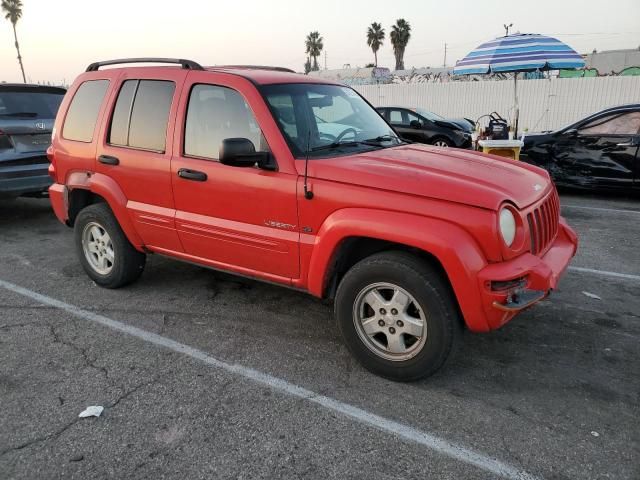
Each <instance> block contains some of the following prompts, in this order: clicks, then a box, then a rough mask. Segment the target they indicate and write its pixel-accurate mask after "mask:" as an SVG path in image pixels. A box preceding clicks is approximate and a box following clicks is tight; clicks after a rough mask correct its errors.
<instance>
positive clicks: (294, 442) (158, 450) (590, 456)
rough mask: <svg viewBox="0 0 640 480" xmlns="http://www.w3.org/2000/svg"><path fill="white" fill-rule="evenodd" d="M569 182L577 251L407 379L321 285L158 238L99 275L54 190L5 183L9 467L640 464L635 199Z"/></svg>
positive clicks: (228, 470) (549, 471) (564, 473)
mask: <svg viewBox="0 0 640 480" xmlns="http://www.w3.org/2000/svg"><path fill="white" fill-rule="evenodd" d="M562 201H563V203H564V205H565V207H564V208H563V214H564V215H565V217H566V218H567V219H568V221H569V222H570V224H571V225H572V226H574V227H575V228H576V229H577V231H578V233H579V235H580V241H581V245H580V251H579V254H578V256H577V257H576V259H575V260H574V262H573V267H577V269H572V270H570V271H568V272H567V274H566V276H565V277H564V279H563V281H562V282H561V286H560V288H559V290H557V291H556V292H555V293H554V294H553V295H552V296H551V297H550V298H549V299H548V300H545V301H544V302H542V303H541V304H540V305H538V306H537V307H536V308H534V309H532V310H529V311H527V312H525V313H524V314H522V315H521V316H520V317H518V318H517V319H516V320H514V321H513V322H511V323H510V324H508V325H507V326H506V327H505V328H503V329H502V330H500V331H497V332H494V333H492V334H487V335H473V334H466V335H465V338H464V345H463V349H462V351H461V354H459V355H458V356H457V357H456V358H455V359H454V361H452V362H451V363H450V364H449V366H448V368H446V369H445V370H443V371H441V372H439V373H438V374H437V375H436V376H434V377H432V378H430V379H427V380H424V381H421V382H417V383H411V384H399V383H393V382H390V381H387V380H384V379H381V378H378V377H375V376H373V375H371V374H369V373H368V372H366V371H365V370H363V369H362V368H361V367H360V366H359V365H358V364H356V363H355V362H354V360H353V359H352V357H351V356H350V354H349V353H348V352H347V350H346V348H345V347H344V346H343V345H342V343H341V340H340V338H339V336H338V332H337V329H336V328H335V326H334V324H333V320H332V311H331V308H330V307H328V306H326V305H324V304H323V303H321V302H319V301H317V300H315V299H313V298H311V297H309V296H306V295H304V294H301V293H297V292H292V291H289V290H286V289H283V288H280V287H276V286H271V285H266V284H261V283H258V282H253V281H250V280H245V279H240V278H236V277H233V276H230V275H226V274H221V273H217V272H213V271H210V270H206V269H204V268H199V267H196V266H192V265H187V264H183V263H178V262H175V261H172V260H168V259H165V258H161V257H154V256H151V257H149V259H148V263H147V268H146V270H145V272H144V274H143V276H142V278H141V279H140V281H138V282H137V283H135V284H134V285H131V286H129V287H127V288H125V289H121V290H115V291H111V290H105V289H101V288H99V287H97V286H95V285H94V284H93V283H92V282H91V281H90V280H89V278H88V277H87V276H86V275H85V274H84V272H83V271H82V269H81V267H80V264H79V262H78V261H77V259H76V256H75V252H74V249H73V242H72V232H71V230H70V229H68V228H66V227H64V226H63V225H61V224H59V223H58V222H57V220H56V219H55V218H54V216H53V213H52V212H51V210H50V206H49V203H48V201H47V200H35V199H20V200H16V201H12V202H8V203H7V202H4V201H3V202H0V478H3V479H5V478H6V479H13V478H16V479H40V478H47V479H48V478H78V479H89V478H91V479H93V478H107V477H109V478H154V479H155V478H168V479H170V478H180V479H185V478H188V479H198V478H207V479H210V478H229V479H231V478H234V479H236V478H238V479H240V478H243V479H245V478H246V479H249V478H287V479H290V478H318V479H325V478H336V479H345V478H353V479H361V478H367V479H391V478H420V479H424V478H432V479H488V478H501V477H504V478H546V479H638V478H640V348H638V341H639V340H640V296H639V295H638V294H637V292H638V288H639V287H640V249H639V248H638V239H640V201H638V200H633V199H624V198H605V197H592V196H580V195H573V194H572V195H562ZM603 272H605V273H603ZM606 272H610V273H606ZM584 292H586V293H587V294H585V293H584ZM588 294H589V295H588ZM594 296H597V297H598V298H595V297H594ZM132 327H135V328H132ZM89 405H102V406H104V407H105V410H104V412H103V414H102V416H101V417H99V418H88V419H79V418H78V414H79V413H80V412H81V411H82V410H84V409H85V408H86V407H87V406H89Z"/></svg>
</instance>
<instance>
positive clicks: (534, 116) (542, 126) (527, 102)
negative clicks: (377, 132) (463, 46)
mask: <svg viewBox="0 0 640 480" xmlns="http://www.w3.org/2000/svg"><path fill="white" fill-rule="evenodd" d="M513 86H514V85H513V81H507V80H503V81H484V82H449V83H421V84H407V85H402V84H400V85H397V84H392V85H360V86H356V87H354V88H356V89H357V90H358V91H359V92H360V93H361V94H362V95H364V96H365V98H367V100H369V101H370V102H371V103H372V104H373V105H375V106H390V105H394V106H404V107H413V108H415V107H422V108H426V109H427V110H431V111H433V112H436V113H438V114H440V115H442V116H444V117H452V118H456V117H457V118H461V117H466V118H470V119H474V120H475V119H477V118H478V117H480V116H481V115H485V114H487V113H491V112H493V111H497V112H498V113H499V114H500V115H502V116H503V117H505V118H507V119H509V120H511V118H512V116H513V113H514V97H513V94H514V92H513ZM518 98H519V103H520V122H519V130H520V131H525V129H527V130H529V131H532V132H533V131H540V130H555V129H558V128H561V127H563V126H564V125H567V124H569V123H572V122H574V121H575V120H579V119H580V118H582V117H584V116H586V115H588V114H590V113H593V112H597V111H598V110H601V109H603V108H606V107H611V106H614V105H620V104H623V103H631V102H640V76H639V77H593V78H552V79H545V80H519V81H518Z"/></svg>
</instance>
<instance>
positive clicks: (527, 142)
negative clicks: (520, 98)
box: [520, 104, 640, 192]
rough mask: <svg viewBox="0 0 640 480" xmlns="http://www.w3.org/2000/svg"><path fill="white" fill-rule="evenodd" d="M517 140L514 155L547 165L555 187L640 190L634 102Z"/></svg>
mask: <svg viewBox="0 0 640 480" xmlns="http://www.w3.org/2000/svg"><path fill="white" fill-rule="evenodd" d="M523 141H524V147H523V148H522V151H521V153H520V159H521V160H524V161H526V162H528V163H532V164H534V165H538V166H540V167H543V168H545V169H546V170H548V171H549V174H550V175H551V177H552V178H553V180H554V181H555V182H556V184H557V185H558V186H564V187H574V188H581V189H594V190H619V191H625V192H631V191H640V156H639V154H638V146H639V145H640V104H632V105H622V106H619V107H612V108H607V109H606V110H602V111H601V112H598V113H594V114H593V115H589V116H588V117H586V118H584V119H582V120H580V121H578V122H576V123H573V124H571V125H569V126H567V127H565V128H563V129H561V130H558V131H556V132H548V133H541V134H525V135H524V137H523Z"/></svg>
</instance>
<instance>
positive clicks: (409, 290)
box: [335, 252, 462, 381]
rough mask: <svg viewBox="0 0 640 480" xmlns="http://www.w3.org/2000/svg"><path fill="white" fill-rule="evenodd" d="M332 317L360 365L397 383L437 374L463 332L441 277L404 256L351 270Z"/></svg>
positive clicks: (391, 255)
mask: <svg viewBox="0 0 640 480" xmlns="http://www.w3.org/2000/svg"><path fill="white" fill-rule="evenodd" d="M335 314H336V319H337V321H338V325H339V327H340V330H341V332H342V335H343V337H344V340H345V343H346V344H347V346H348V347H349V349H350V350H351V352H352V353H353V354H354V356H355V357H356V358H357V359H358V360H359V361H360V362H361V363H362V365H363V366H364V367H365V368H367V369H368V370H370V371H372V372H374V373H376V374H378V375H381V376H383V377H387V378H390V379H393V380H400V381H411V380H417V379H419V378H422V377H426V376H429V375H432V374H433V373H435V372H436V371H437V370H438V369H439V368H440V367H442V365H443V364H444V363H445V361H446V360H447V358H448V357H449V355H450V353H451V352H452V350H453V348H454V346H455V345H456V343H457V342H458V341H459V339H460V337H461V332H462V322H461V319H460V317H459V314H458V309H457V306H456V304H455V301H454V299H453V298H452V295H451V292H450V289H449V288H448V286H447V285H446V284H445V282H444V281H443V279H442V277H441V275H440V273H439V272H438V271H436V270H435V269H434V268H432V267H430V266H429V265H428V264H427V263H425V262H423V261H422V260H421V259H419V258H417V257H415V256H414V255H410V254H407V253H405V252H384V253H380V254H376V255H373V256H371V257H368V258H366V259H364V260H362V261H361V262H359V263H358V264H356V265H355V266H354V267H353V268H352V269H351V270H349V271H348V272H347V273H346V274H345V276H344V278H343V279H342V281H341V282H340V286H339V287H338V292H337V294H336V299H335Z"/></svg>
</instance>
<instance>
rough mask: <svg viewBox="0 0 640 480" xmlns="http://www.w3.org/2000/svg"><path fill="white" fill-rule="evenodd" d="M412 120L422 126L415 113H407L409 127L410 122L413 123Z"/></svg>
mask: <svg viewBox="0 0 640 480" xmlns="http://www.w3.org/2000/svg"><path fill="white" fill-rule="evenodd" d="M414 120H415V121H416V122H419V123H420V125H422V120H421V119H420V117H419V116H418V115H416V114H415V113H411V112H407V125H411V122H413V121H414Z"/></svg>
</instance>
